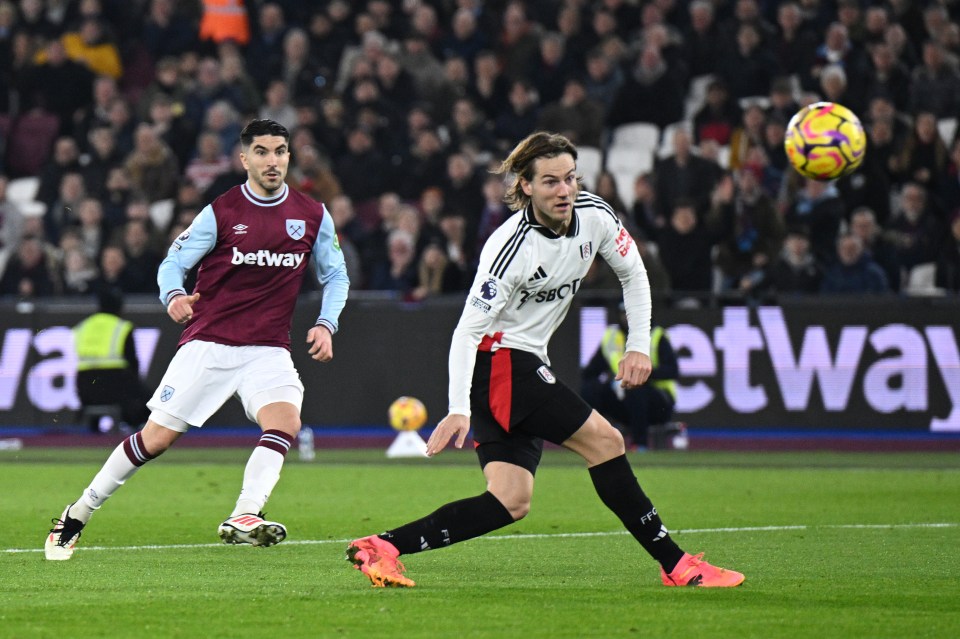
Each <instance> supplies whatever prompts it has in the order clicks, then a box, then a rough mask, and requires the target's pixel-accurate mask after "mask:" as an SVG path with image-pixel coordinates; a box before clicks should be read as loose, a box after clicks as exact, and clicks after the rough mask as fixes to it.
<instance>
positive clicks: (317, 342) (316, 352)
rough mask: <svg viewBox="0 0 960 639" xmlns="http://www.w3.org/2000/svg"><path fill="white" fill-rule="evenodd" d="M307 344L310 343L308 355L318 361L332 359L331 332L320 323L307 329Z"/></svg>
mask: <svg viewBox="0 0 960 639" xmlns="http://www.w3.org/2000/svg"><path fill="white" fill-rule="evenodd" d="M307 344H310V345H311V346H310V350H309V353H310V357H312V358H313V359H315V360H317V361H318V362H329V361H330V360H331V359H333V334H332V333H330V329H329V328H327V327H326V326H323V325H322V324H318V325H317V326H314V327H313V328H311V329H310V330H309V331H307Z"/></svg>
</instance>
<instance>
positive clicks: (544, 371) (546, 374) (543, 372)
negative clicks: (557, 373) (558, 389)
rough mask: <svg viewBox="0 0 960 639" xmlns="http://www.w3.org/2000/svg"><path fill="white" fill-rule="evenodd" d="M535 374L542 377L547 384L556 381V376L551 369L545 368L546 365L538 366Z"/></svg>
mask: <svg viewBox="0 0 960 639" xmlns="http://www.w3.org/2000/svg"><path fill="white" fill-rule="evenodd" d="M537 375H539V376H540V379H542V380H543V381H545V382H546V383H548V384H556V383H557V378H556V377H554V376H553V371H552V370H550V369H549V368H547V367H546V366H541V367H540V368H538V369H537Z"/></svg>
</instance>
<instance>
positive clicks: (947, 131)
mask: <svg viewBox="0 0 960 639" xmlns="http://www.w3.org/2000/svg"><path fill="white" fill-rule="evenodd" d="M937 129H938V130H939V131H940V137H941V138H942V139H943V143H944V144H946V145H947V147H949V146H950V145H951V144H953V136H954V135H956V133H957V118H940V119H939V120H937Z"/></svg>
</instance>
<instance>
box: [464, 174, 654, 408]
mask: <svg viewBox="0 0 960 639" xmlns="http://www.w3.org/2000/svg"><path fill="white" fill-rule="evenodd" d="M598 253H599V254H600V255H601V256H602V257H603V259H604V260H605V261H606V262H607V263H608V264H609V265H610V267H611V268H612V269H613V270H614V272H615V273H616V274H617V276H618V277H619V278H620V283H621V285H622V286H623V297H624V306H625V308H626V311H627V322H628V324H629V327H630V330H629V335H628V337H627V344H626V349H627V350H628V351H638V352H640V353H644V354H647V353H648V352H649V350H650V313H651V301H650V283H649V281H648V280H647V270H646V268H645V267H644V265H643V260H641V259H640V253H639V252H638V251H637V247H636V244H635V243H634V241H633V238H632V237H631V236H630V234H629V233H628V232H627V230H626V229H625V228H623V226H622V225H621V224H620V220H619V218H618V217H617V215H616V214H615V213H614V212H613V209H611V208H610V206H609V205H608V204H607V203H606V202H604V201H603V199H601V198H600V197H598V196H596V195H594V194H592V193H588V192H586V191H581V192H580V194H579V195H578V196H577V199H576V201H575V202H574V212H573V219H572V221H571V223H570V228H569V230H568V232H567V234H566V235H563V236H558V235H556V234H555V233H554V232H553V231H551V230H550V229H548V228H546V227H544V226H543V225H541V224H539V223H538V222H537V221H536V218H535V217H534V215H533V211H532V210H531V209H530V207H527V209H526V210H524V211H520V212H517V213H515V214H514V215H513V216H511V217H510V218H509V219H508V220H507V221H506V222H504V223H503V225H501V226H500V227H499V228H498V229H497V230H496V231H494V233H493V234H492V235H491V236H490V239H488V240H487V243H486V244H485V245H484V247H483V251H482V252H481V254H480V264H479V268H478V270H477V276H476V279H475V280H474V282H473V285H472V286H471V288H470V292H469V293H468V294H467V303H466V305H465V307H464V310H463V314H462V315H461V316H460V322H459V323H458V324H457V328H456V330H455V331H454V333H453V343H452V344H451V347H450V358H449V373H450V386H449V410H450V412H451V413H458V414H461V415H470V386H471V383H472V380H473V368H474V365H475V363H476V357H477V347H478V346H479V344H480V341H481V340H482V339H483V337H484V336H485V335H489V336H491V337H493V336H495V335H496V334H498V333H500V336H499V341H498V342H497V343H495V344H494V345H493V350H497V349H498V348H512V349H516V350H521V351H527V352H530V353H534V354H535V355H537V356H539V357H540V358H541V359H543V360H544V361H545V362H547V363H548V364H549V362H550V360H549V358H548V356H547V344H548V343H549V341H550V338H551V337H552V336H553V334H554V332H556V330H557V328H558V327H559V326H560V323H561V322H562V321H563V318H564V317H566V315H567V311H568V310H569V309H570V304H571V303H572V302H573V296H574V295H575V294H576V292H577V291H578V290H579V289H580V284H581V282H583V278H584V277H585V276H586V274H587V271H588V270H589V269H590V265H591V264H592V263H593V260H594V258H595V257H596V255H597V254H598Z"/></svg>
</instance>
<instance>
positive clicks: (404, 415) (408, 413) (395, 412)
mask: <svg viewBox="0 0 960 639" xmlns="http://www.w3.org/2000/svg"><path fill="white" fill-rule="evenodd" d="M387 415H388V416H389V418H390V426H392V427H393V429H394V430H418V429H419V428H421V427H422V426H423V425H424V424H426V423H427V407H426V406H424V405H423V402H421V401H420V400H419V399H417V398H416V397H407V396H406V395H404V396H403V397H398V398H397V399H396V400H394V402H393V403H392V404H390V409H389V410H388V411H387Z"/></svg>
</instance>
